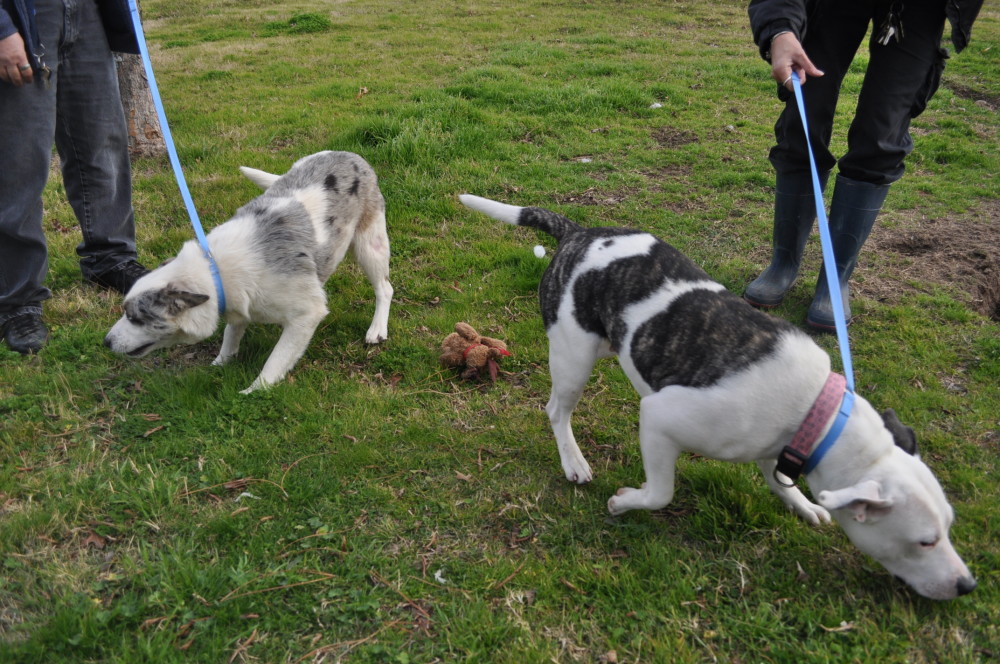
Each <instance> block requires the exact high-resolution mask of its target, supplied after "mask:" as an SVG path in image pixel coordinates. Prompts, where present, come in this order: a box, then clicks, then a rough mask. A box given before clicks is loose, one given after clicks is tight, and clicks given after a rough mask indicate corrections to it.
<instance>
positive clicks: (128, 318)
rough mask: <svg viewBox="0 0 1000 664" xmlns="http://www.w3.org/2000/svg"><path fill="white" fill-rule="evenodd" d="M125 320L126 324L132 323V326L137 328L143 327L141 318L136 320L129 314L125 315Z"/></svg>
mask: <svg viewBox="0 0 1000 664" xmlns="http://www.w3.org/2000/svg"><path fill="white" fill-rule="evenodd" d="M125 319H126V320H127V321H128V322H130V323H132V324H133V325H138V326H142V325H143V322H142V319H141V318H136V317H135V316H133V315H131V314H125Z"/></svg>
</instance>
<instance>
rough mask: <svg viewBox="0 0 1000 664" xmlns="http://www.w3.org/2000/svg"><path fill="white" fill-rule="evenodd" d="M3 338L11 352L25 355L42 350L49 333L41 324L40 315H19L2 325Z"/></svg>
mask: <svg viewBox="0 0 1000 664" xmlns="http://www.w3.org/2000/svg"><path fill="white" fill-rule="evenodd" d="M3 338H4V340H5V341H6V342H7V345H8V346H10V348H11V350H16V351H17V352H18V353H21V354H22V355H27V354H28V353H37V352H38V351H40V350H41V349H42V346H44V345H45V342H46V340H47V339H48V338H49V331H48V329H46V327H45V323H43V322H42V316H41V314H36V313H28V314H21V315H20V316H15V317H14V318H11V319H10V320H9V321H7V322H6V323H4V324H3Z"/></svg>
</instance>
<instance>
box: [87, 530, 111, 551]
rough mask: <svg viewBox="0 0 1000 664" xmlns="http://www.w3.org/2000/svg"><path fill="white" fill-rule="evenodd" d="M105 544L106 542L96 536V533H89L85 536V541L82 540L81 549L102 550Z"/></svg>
mask: <svg viewBox="0 0 1000 664" xmlns="http://www.w3.org/2000/svg"><path fill="white" fill-rule="evenodd" d="M105 544H107V540H106V539H104V538H103V537H101V536H100V535H98V534H97V533H95V532H94V531H90V534H89V535H87V537H86V539H84V540H83V547H84V548H85V549H89V548H95V549H103V548H104V546H105Z"/></svg>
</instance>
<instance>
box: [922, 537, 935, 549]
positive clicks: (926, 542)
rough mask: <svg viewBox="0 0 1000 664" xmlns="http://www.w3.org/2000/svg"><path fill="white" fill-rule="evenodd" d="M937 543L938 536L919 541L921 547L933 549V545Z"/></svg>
mask: <svg viewBox="0 0 1000 664" xmlns="http://www.w3.org/2000/svg"><path fill="white" fill-rule="evenodd" d="M937 543H938V538H937V537H935V538H934V539H932V540H924V541H922V542H920V546H921V548H924V549H933V548H934V547H935V546H937Z"/></svg>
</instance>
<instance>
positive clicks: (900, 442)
mask: <svg viewBox="0 0 1000 664" xmlns="http://www.w3.org/2000/svg"><path fill="white" fill-rule="evenodd" d="M882 421H883V422H884V423H885V428H886V429H888V430H889V433H891V434H892V439H893V440H894V441H895V442H896V445H897V446H898V447H899V448H900V449H902V450H903V451H904V452H906V453H907V454H911V455H913V456H920V455H919V454H917V434H915V433H914V432H913V429H912V428H911V427H908V426H906V425H905V424H903V423H902V422H900V421H899V417H897V416H896V411H894V410H893V409H892V408H888V409H886V410H884V411H883V412H882Z"/></svg>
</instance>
